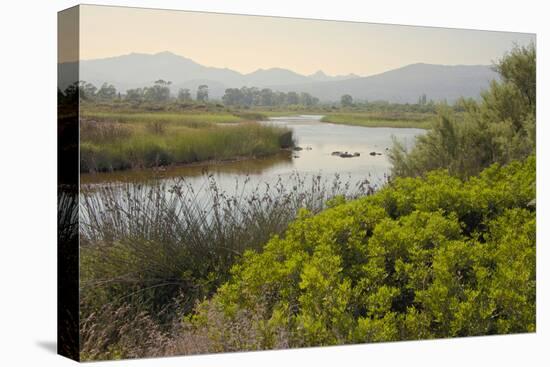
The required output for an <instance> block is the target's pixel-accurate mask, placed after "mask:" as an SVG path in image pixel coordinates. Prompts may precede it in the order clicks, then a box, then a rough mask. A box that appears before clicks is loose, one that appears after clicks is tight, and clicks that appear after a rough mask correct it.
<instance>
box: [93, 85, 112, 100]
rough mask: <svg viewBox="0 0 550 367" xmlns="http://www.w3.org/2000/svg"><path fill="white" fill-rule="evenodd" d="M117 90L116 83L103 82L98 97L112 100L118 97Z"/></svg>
mask: <svg viewBox="0 0 550 367" xmlns="http://www.w3.org/2000/svg"><path fill="white" fill-rule="evenodd" d="M116 95H117V90H116V88H115V86H114V85H112V84H108V83H103V85H102V86H101V88H99V90H98V91H97V97H98V98H99V99H102V100H112V99H114V98H115V97H116Z"/></svg>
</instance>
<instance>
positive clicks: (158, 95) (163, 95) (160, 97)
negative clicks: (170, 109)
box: [144, 79, 172, 102]
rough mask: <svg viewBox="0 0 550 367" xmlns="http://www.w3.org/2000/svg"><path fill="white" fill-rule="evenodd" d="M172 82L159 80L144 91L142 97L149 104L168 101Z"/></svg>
mask: <svg viewBox="0 0 550 367" xmlns="http://www.w3.org/2000/svg"><path fill="white" fill-rule="evenodd" d="M171 84H172V82H170V81H165V80H163V79H159V80H157V81H155V83H154V84H153V86H152V87H147V88H145V90H144V97H145V99H146V100H147V101H151V102H166V101H168V100H169V99H170V85H171Z"/></svg>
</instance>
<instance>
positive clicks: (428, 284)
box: [186, 157, 535, 350]
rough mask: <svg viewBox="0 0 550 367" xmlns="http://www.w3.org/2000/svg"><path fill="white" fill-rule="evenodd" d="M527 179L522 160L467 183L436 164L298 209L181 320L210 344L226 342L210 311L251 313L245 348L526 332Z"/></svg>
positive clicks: (531, 268) (530, 164)
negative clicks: (316, 209) (372, 189)
mask: <svg viewBox="0 0 550 367" xmlns="http://www.w3.org/2000/svg"><path fill="white" fill-rule="evenodd" d="M534 185H535V159H534V157H530V158H528V159H527V160H525V161H523V162H514V163H511V164H509V165H508V166H504V167H501V166H498V165H492V166H491V167H490V168H488V169H486V170H484V171H483V172H482V173H481V174H480V175H479V176H478V177H472V178H471V179H469V180H468V181H466V182H462V181H460V180H459V179H457V178H453V177H452V176H449V174H448V173H446V172H445V171H442V170H440V171H435V172H432V173H430V174H429V175H428V176H427V177H426V178H405V179H397V180H395V182H393V183H391V184H390V185H388V186H387V187H385V188H383V189H382V190H381V191H379V192H377V193H376V194H374V195H372V196H368V197H364V198H361V199H358V200H355V201H349V202H344V203H342V202H341V201H340V202H335V203H334V206H333V207H331V208H330V209H327V210H325V211H323V212H321V213H320V214H317V215H313V214H312V213H311V212H309V211H308V210H302V211H301V212H300V214H299V216H298V218H297V219H296V220H295V221H294V222H293V223H291V224H290V226H289V228H288V230H287V231H286V232H285V233H284V235H277V236H274V237H273V238H272V239H271V240H270V241H269V242H268V243H267V244H266V245H265V247H264V248H263V250H262V251H257V250H249V251H246V252H245V254H244V257H243V259H242V261H240V262H239V263H238V264H236V265H235V266H234V267H233V268H232V270H231V273H232V277H231V279H230V280H229V281H228V282H227V283H225V284H224V285H222V286H221V287H219V288H218V290H217V292H216V294H215V296H214V297H213V298H212V299H211V300H208V301H205V302H203V303H202V304H200V305H199V306H198V307H197V312H196V314H195V315H194V316H193V317H189V318H187V319H186V322H187V323H188V324H190V325H192V326H193V327H194V328H195V329H196V330H197V331H200V330H203V332H204V333H207V334H208V335H210V336H211V338H210V340H211V342H213V343H214V345H213V346H212V348H213V350H231V348H233V347H232V346H231V345H225V346H224V340H226V339H224V338H223V337H222V336H220V335H219V333H218V332H219V328H220V324H219V317H217V318H216V320H217V321H216V323H213V320H211V319H210V318H209V315H210V312H211V310H212V309H216V310H220V311H219V312H221V313H222V314H223V320H224V321H223V323H222V329H223V325H225V324H226V323H227V324H231V323H232V322H235V320H236V318H242V317H243V315H244V314H251V315H252V314H253V315H255V316H254V317H255V319H253V320H252V319H250V320H249V322H250V324H251V325H250V326H249V328H248V329H247V330H246V332H247V333H250V332H251V331H250V327H253V328H254V330H255V335H257V338H258V339H257V340H256V342H255V344H253V345H247V346H245V347H243V348H244V349H264V348H273V347H276V346H277V345H279V344H278V342H277V340H280V336H281V335H285V340H286V341H287V343H288V346H290V347H299V346H315V345H334V344H342V343H357V342H379V341H393V340H409V339H421V338H422V339H425V338H441V337H454V336H467V335H468V336H470V335H487V334H501V333H518V332H530V331H534V330H535V212H534V210H533V208H532V207H530V206H529V205H528V204H529V202H530V201H531V200H532V199H533V197H534V196H535V186H534ZM258 309H260V310H262V311H261V312H260V313H258V312H255V310H258ZM258 315H260V317H259V316H258ZM233 333H237V334H238V331H235V330H233ZM232 338H235V336H234V335H233V336H232ZM243 338H246V337H245V336H243ZM237 339H238V338H237Z"/></svg>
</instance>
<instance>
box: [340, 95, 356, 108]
mask: <svg viewBox="0 0 550 367" xmlns="http://www.w3.org/2000/svg"><path fill="white" fill-rule="evenodd" d="M340 105H341V106H342V107H351V106H353V97H352V96H350V95H349V94H344V95H343V96H342V97H341V98H340Z"/></svg>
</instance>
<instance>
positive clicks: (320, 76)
mask: <svg viewBox="0 0 550 367" xmlns="http://www.w3.org/2000/svg"><path fill="white" fill-rule="evenodd" d="M308 78H309V79H311V80H314V81H316V82H326V81H330V80H346V79H354V78H359V75H356V74H348V75H336V76H329V75H327V74H325V73H324V72H323V71H322V70H318V71H317V72H315V73H314V74H311V75H308Z"/></svg>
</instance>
